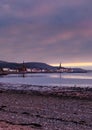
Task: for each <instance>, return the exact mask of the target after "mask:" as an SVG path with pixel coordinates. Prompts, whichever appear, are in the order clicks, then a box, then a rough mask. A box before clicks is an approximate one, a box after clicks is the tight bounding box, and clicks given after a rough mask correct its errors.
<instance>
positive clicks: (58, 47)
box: [0, 0, 92, 66]
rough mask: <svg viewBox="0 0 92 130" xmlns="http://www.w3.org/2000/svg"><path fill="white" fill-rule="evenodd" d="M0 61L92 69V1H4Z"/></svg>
mask: <svg viewBox="0 0 92 130" xmlns="http://www.w3.org/2000/svg"><path fill="white" fill-rule="evenodd" d="M0 60H4V61H16V62H22V61H30V62H32V61H38V62H45V63H48V64H53V65H55V64H59V63H60V62H61V63H63V65H70V66H73V65H82V66H92V0H0Z"/></svg>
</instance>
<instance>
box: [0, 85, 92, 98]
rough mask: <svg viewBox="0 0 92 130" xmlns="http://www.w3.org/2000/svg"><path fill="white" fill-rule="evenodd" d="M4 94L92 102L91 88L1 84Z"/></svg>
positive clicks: (0, 88)
mask: <svg viewBox="0 0 92 130" xmlns="http://www.w3.org/2000/svg"><path fill="white" fill-rule="evenodd" d="M2 92H6V93H17V94H31V95H41V96H54V97H62V98H75V99H84V100H92V88H90V87H85V88H83V87H76V86H74V87H64V86H62V87H59V86H53V87H52V86H39V85H27V84H7V83H0V93H2Z"/></svg>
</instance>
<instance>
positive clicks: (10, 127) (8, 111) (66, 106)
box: [0, 88, 92, 130]
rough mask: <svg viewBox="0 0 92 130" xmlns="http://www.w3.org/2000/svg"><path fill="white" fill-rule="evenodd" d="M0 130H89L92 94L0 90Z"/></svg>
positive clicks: (89, 90) (59, 91)
mask: <svg viewBox="0 0 92 130" xmlns="http://www.w3.org/2000/svg"><path fill="white" fill-rule="evenodd" d="M0 130H92V90H91V89H88V88H87V89H85V90H84V89H79V88H77V89H74V88H71V89H69V88H68V89H60V88H59V89H56V88H54V89H53V90H52V91H44V92H41V91H36V90H34V91H33V90H32V91H31V90H30V91H24V90H23V91H22V90H6V89H0Z"/></svg>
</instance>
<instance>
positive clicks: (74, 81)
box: [0, 73, 92, 87]
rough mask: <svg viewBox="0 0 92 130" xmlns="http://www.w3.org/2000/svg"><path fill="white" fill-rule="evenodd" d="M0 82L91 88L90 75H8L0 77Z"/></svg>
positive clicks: (91, 75)
mask: <svg viewBox="0 0 92 130" xmlns="http://www.w3.org/2000/svg"><path fill="white" fill-rule="evenodd" d="M0 82H3V83H13V84H31V85H46V86H47V85H49V86H75V85H76V86H83V87H85V86H86V87H87V86H89V87H92V73H61V74H60V73H51V74H45V73H38V74H37V73H35V74H26V75H25V77H22V75H21V74H20V75H19V74H10V75H6V76H1V77H0Z"/></svg>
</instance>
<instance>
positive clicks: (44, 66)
mask: <svg viewBox="0 0 92 130" xmlns="http://www.w3.org/2000/svg"><path fill="white" fill-rule="evenodd" d="M24 64H25V66H26V68H30V69H33V68H39V69H52V70H55V69H56V68H58V67H59V66H51V65H48V64H46V63H41V62H25V63H24ZM22 65H23V63H15V62H6V61H0V68H10V69H17V68H20V67H22ZM62 68H64V67H62ZM72 70H73V73H83V72H84V73H85V72H88V71H87V70H85V69H81V68H72Z"/></svg>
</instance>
